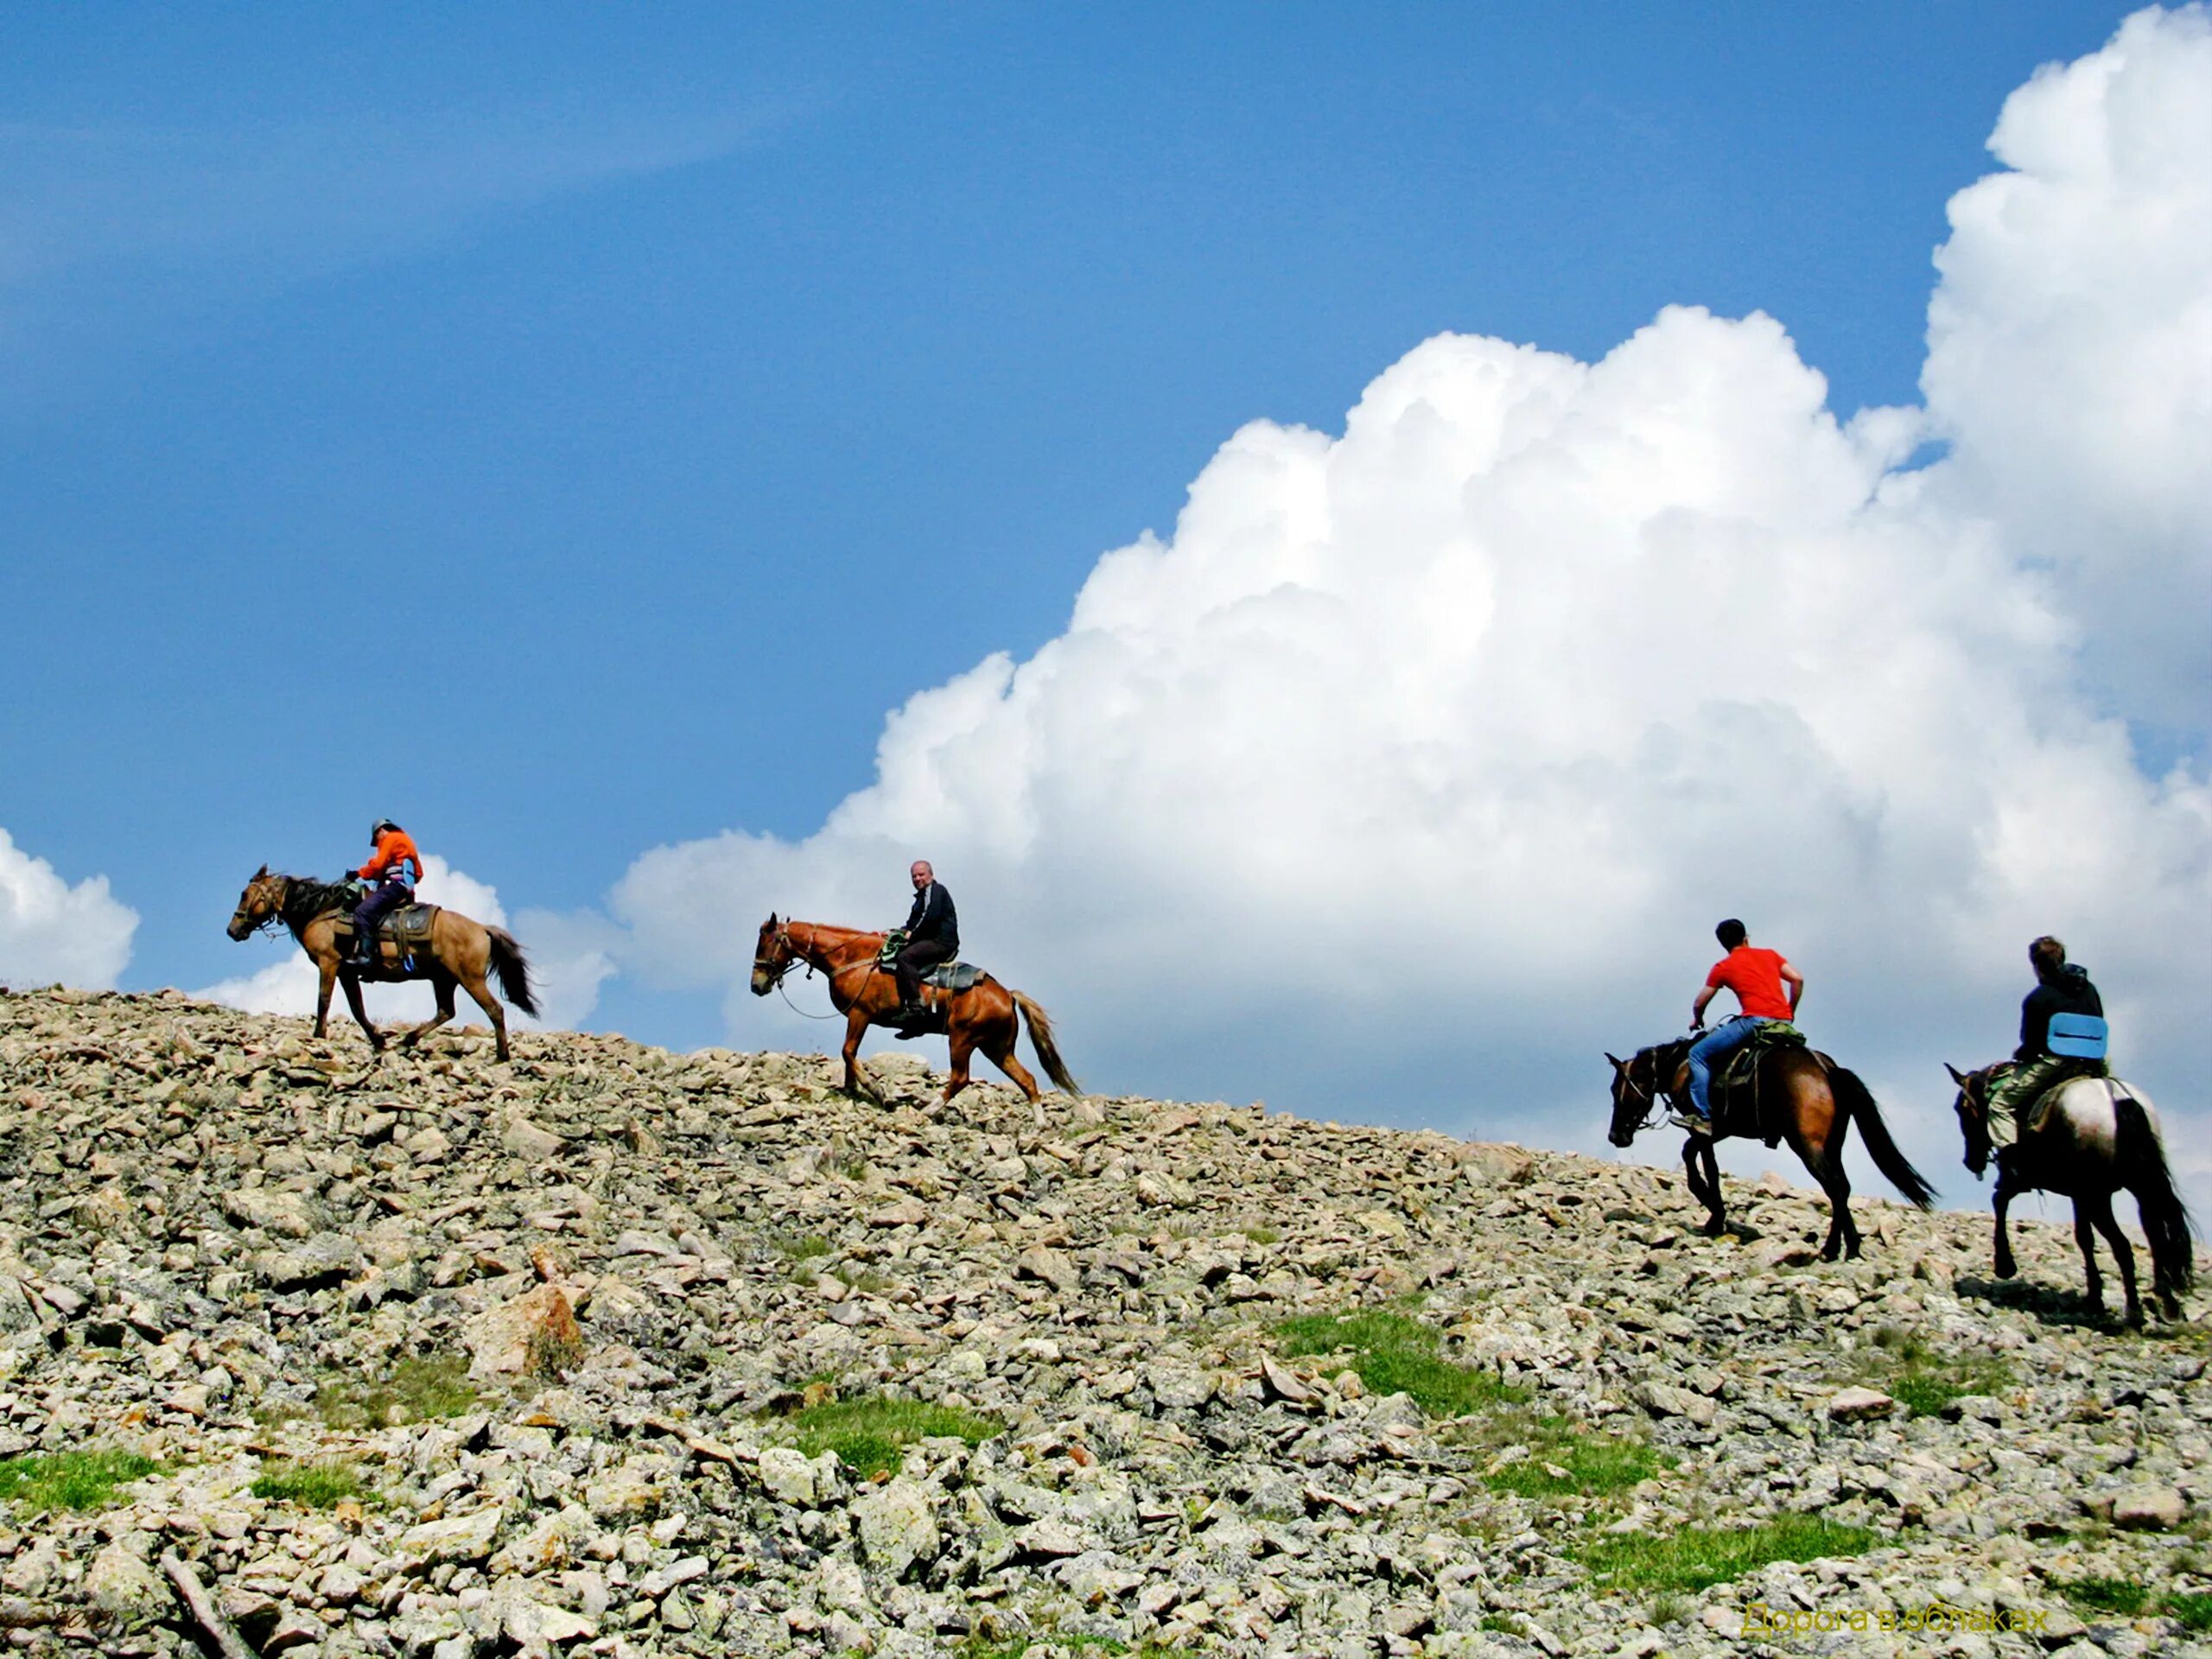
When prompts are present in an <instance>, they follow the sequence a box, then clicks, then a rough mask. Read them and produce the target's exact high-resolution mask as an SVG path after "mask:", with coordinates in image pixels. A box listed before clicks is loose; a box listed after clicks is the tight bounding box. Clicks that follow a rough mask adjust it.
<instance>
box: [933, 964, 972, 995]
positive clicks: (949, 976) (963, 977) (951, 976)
mask: <svg viewBox="0 0 2212 1659" xmlns="http://www.w3.org/2000/svg"><path fill="white" fill-rule="evenodd" d="M983 977H985V975H984V973H983V970H982V969H980V968H978V967H977V966H976V964H975V963H972V962H940V963H938V965H937V966H936V967H934V968H932V969H930V970H929V972H927V973H926V974H924V975H923V976H922V983H923V984H925V985H934V986H935V987H937V988H938V989H939V990H940V991H964V990H967V989H968V988H970V987H971V986H973V985H974V984H975V983H976V981H978V980H980V979H982V978H983Z"/></svg>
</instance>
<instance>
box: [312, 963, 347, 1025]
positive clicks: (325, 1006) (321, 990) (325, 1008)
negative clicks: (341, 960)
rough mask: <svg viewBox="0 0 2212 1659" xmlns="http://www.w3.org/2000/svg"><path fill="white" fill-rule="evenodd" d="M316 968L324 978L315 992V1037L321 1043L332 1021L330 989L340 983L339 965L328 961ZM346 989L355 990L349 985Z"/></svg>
mask: <svg viewBox="0 0 2212 1659" xmlns="http://www.w3.org/2000/svg"><path fill="white" fill-rule="evenodd" d="M315 968H316V970H317V971H318V972H319V973H321V976H322V979H321V983H320V984H318V985H317V986H316V987H315V1040H316V1041H317V1042H321V1040H322V1039H323V1036H324V1028H325V1027H326V1026H327V1024H328V1023H329V1020H330V988H331V987H332V986H333V985H335V984H336V983H337V982H338V963H337V962H336V961H335V960H334V959H331V960H326V961H322V962H319V963H316V964H315ZM346 989H347V990H348V991H349V992H350V991H351V990H352V989H353V987H352V986H350V985H348V986H347V987H346Z"/></svg>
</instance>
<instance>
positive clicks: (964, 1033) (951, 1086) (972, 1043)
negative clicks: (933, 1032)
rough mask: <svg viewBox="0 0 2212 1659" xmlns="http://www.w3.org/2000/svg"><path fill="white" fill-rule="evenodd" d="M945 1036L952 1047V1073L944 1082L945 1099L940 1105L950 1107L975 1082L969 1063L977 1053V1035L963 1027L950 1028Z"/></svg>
mask: <svg viewBox="0 0 2212 1659" xmlns="http://www.w3.org/2000/svg"><path fill="white" fill-rule="evenodd" d="M945 1035H946V1037H947V1038H948V1039H950V1043H951V1047H952V1073H951V1075H950V1077H946V1078H945V1080H944V1099H943V1100H942V1101H940V1102H939V1103H938V1104H940V1105H944V1106H950V1104H951V1103H952V1097H953V1096H955V1095H957V1094H958V1093H959V1092H960V1091H961V1090H963V1089H965V1088H966V1087H967V1086H968V1085H969V1083H971V1082H973V1081H974V1079H973V1078H971V1077H969V1074H968V1062H969V1057H971V1056H972V1055H973V1054H974V1053H975V1052H976V1033H974V1032H972V1031H970V1030H969V1028H968V1027H966V1026H964V1025H963V1026H959V1027H948V1029H947V1030H946V1032H945Z"/></svg>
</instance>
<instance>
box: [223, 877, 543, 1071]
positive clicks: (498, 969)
mask: <svg viewBox="0 0 2212 1659" xmlns="http://www.w3.org/2000/svg"><path fill="white" fill-rule="evenodd" d="M428 908H429V910H430V912H431V921H430V938H429V947H428V949H427V950H426V952H425V953H424V954H423V955H422V956H420V957H416V958H415V964H416V965H415V966H414V968H413V969H411V970H410V969H409V968H408V966H407V964H406V963H405V962H404V961H403V960H402V958H401V957H400V955H399V950H398V947H397V946H396V945H395V944H392V942H391V940H389V939H378V941H377V958H376V962H375V963H374V964H373V965H371V966H364V965H362V964H360V963H355V962H354V961H353V960H352V959H351V957H349V956H348V955H347V954H346V952H345V951H343V950H340V947H339V944H338V925H339V923H340V921H343V920H346V919H347V915H346V911H347V906H346V888H345V887H344V886H342V885H340V886H332V885H330V884H329V883H327V882H322V881H313V880H308V879H307V878H306V877H304V876H297V875H271V874H270V872H269V867H268V866H267V865H266V864H264V865H263V866H262V867H261V868H259V869H257V870H256V871H255V872H254V873H253V879H252V880H250V881H248V882H247V883H246V884H245V892H244V893H240V894H239V895H238V909H237V910H235V911H233V912H232V914H231V925H230V926H229V928H228V929H226V931H227V932H228V933H229V934H230V936H231V937H232V938H234V939H243V938H249V937H250V936H251V935H252V934H255V933H257V932H259V931H261V930H262V929H264V928H267V927H274V926H275V925H277V923H279V922H282V923H283V925H285V926H286V927H288V928H289V929H291V931H292V937H293V938H295V939H296V940H298V941H299V945H300V949H301V950H304V951H306V952H307V953H308V958H309V959H310V960H311V961H313V962H314V963H315V968H316V969H317V970H318V971H319V972H320V973H321V976H322V983H321V986H320V987H319V988H317V990H316V992H315V1035H316V1036H317V1037H321V1035H322V1034H323V1029H324V1026H325V1023H326V1021H327V1019H328V1017H329V1014H330V987H331V984H332V982H337V983H339V984H341V985H343V986H345V988H346V1006H347V1007H351V1008H352V1009H353V1018H354V1019H355V1020H359V1022H360V1027H361V1029H362V1030H363V1031H365V1032H366V1033H368V1034H369V1046H370V1047H372V1048H374V1049H378V1050H381V1049H382V1048H383V1047H384V1033H382V1032H380V1031H378V1029H377V1028H376V1027H374V1026H372V1025H371V1024H370V1023H369V1015H368V1011H367V1010H366V1009H365V1008H364V1007H362V1006H361V981H363V980H364V979H369V980H377V981H392V980H407V979H427V980H429V982H430V988H431V989H432V990H433V991H435V993H436V994H437V999H438V1012H437V1017H436V1018H435V1019H433V1020H426V1021H425V1022H424V1023H423V1024H422V1025H419V1026H417V1027H415V1028H414V1029H413V1030H412V1031H410V1032H409V1033H406V1035H404V1037H402V1038H401V1039H400V1046H402V1047H403V1048H404V1047H407V1046H411V1045H412V1044H414V1043H415V1042H416V1041H417V1040H419V1039H421V1038H423V1036H425V1035H427V1034H428V1033H431V1032H434V1031H435V1030H436V1029H437V1028H438V1027H440V1026H442V1025H443V1024H445V1022H446V1021H447V1020H450V1019H452V1018H453V990H454V986H455V985H457V984H458V985H463V986H466V987H467V990H468V994H469V995H471V996H473V997H474V998H475V999H476V1006H477V1007H480V1008H481V1009H483V1010H484V1012H485V1013H486V1014H489V1015H490V1016H491V1018H492V1034H493V1036H494V1037H495V1038H497V1039H499V1058H501V1059H503V1060H504V1059H505V1058H507V1015H506V1010H505V1009H504V1008H502V1007H500V1006H499V1001H498V1000H497V999H495V998H494V997H493V995H492V992H491V989H490V988H489V987H488V986H487V985H486V977H487V976H489V975H491V974H493V973H496V974H498V975H499V988H500V989H501V990H503V991H505V993H506V994H507V1000H508V1001H510V1002H512V1003H513V1004H514V1005H515V1006H516V1007H518V1008H520V1009H521V1010H522V1011H523V1012H524V1014H536V1013H537V1000H536V998H535V997H533V996H532V995H531V988H530V964H529V963H526V962H524V960H523V955H522V947H521V946H520V945H518V944H516V943H515V941H514V937H513V935H512V934H510V933H508V932H506V931H505V930H503V929H500V928H496V927H486V926H485V925H484V924H483V923H481V922H473V921H471V920H469V918H467V917H466V916H464V915H462V914H461V912H459V911H457V910H446V909H443V908H441V907H440V906H435V905H433V906H428Z"/></svg>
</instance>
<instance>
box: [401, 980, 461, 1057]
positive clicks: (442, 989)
mask: <svg viewBox="0 0 2212 1659" xmlns="http://www.w3.org/2000/svg"><path fill="white" fill-rule="evenodd" d="M453 988H454V976H452V975H451V974H448V973H443V972H441V973H436V974H433V975H432V976H430V989H431V991H432V992H433V993H434V994H435V995H436V997H437V999H438V1012H437V1016H436V1017H435V1019H430V1020H424V1021H423V1023H422V1024H421V1025H419V1026H417V1027H415V1028H414V1030H412V1031H410V1032H409V1033H407V1034H406V1035H405V1036H404V1037H402V1038H401V1039H399V1046H401V1047H402V1048H412V1047H414V1046H415V1045H416V1044H417V1043H419V1042H421V1041H422V1040H423V1039H424V1038H425V1037H427V1036H429V1034H430V1033H432V1032H434V1031H435V1030H436V1029H437V1028H438V1027H440V1026H442V1025H443V1024H445V1022H446V1021H447V1020H450V1019H452V1018H453Z"/></svg>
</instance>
